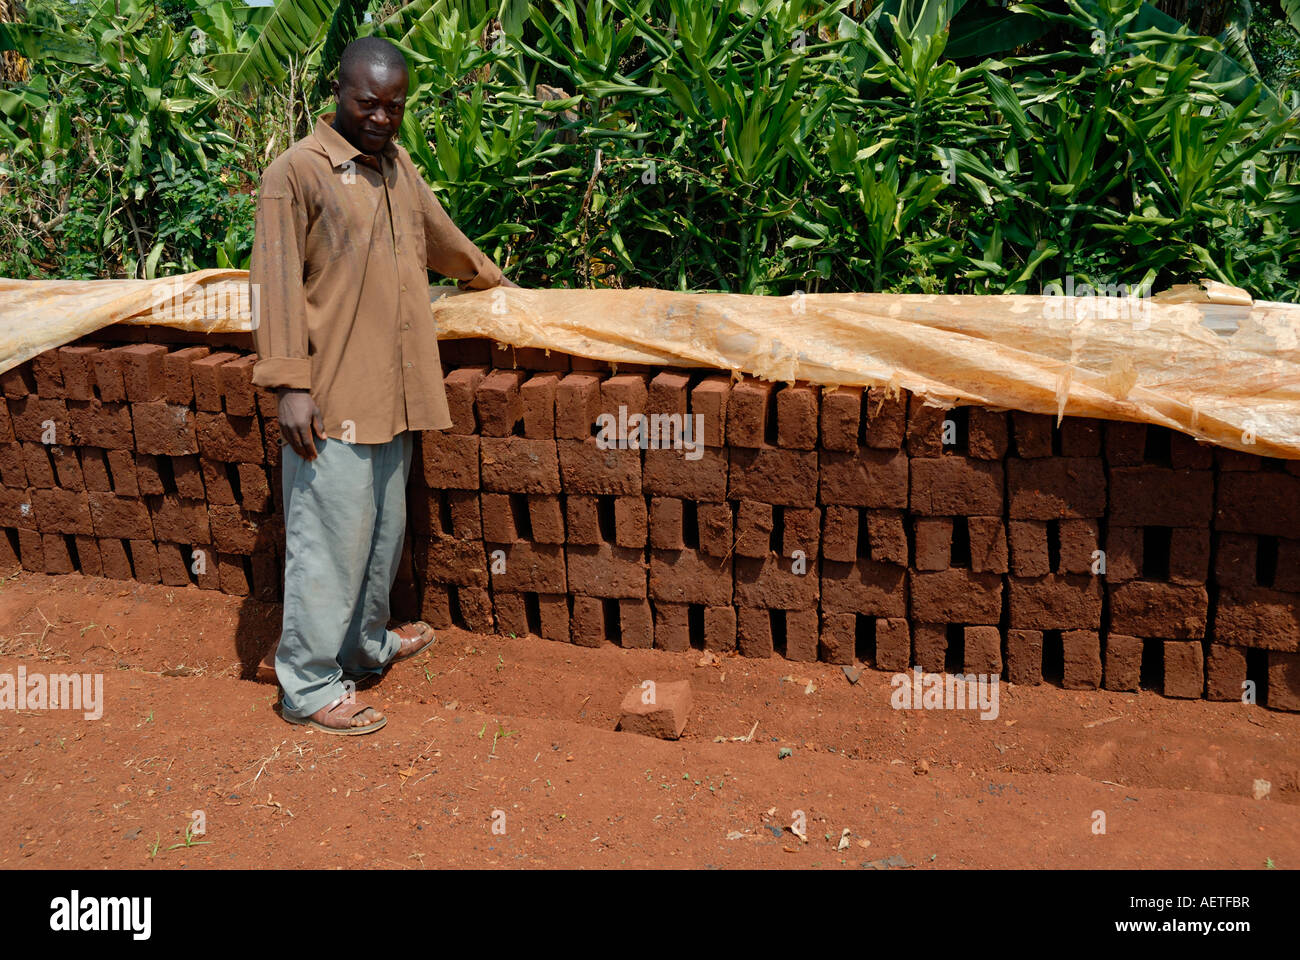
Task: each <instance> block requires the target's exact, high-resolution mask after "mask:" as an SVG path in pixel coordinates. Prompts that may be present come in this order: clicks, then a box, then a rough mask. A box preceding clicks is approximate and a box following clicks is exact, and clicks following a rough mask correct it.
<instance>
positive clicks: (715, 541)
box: [695, 503, 732, 557]
mask: <svg viewBox="0 0 1300 960" xmlns="http://www.w3.org/2000/svg"><path fill="white" fill-rule="evenodd" d="M695 513H696V521H697V530H698V534H699V544H700V551H701V552H702V553H705V554H708V555H709V556H711V557H725V556H727V555H728V554H729V553H731V550H732V520H731V504H729V503H700V504H696V508H695Z"/></svg>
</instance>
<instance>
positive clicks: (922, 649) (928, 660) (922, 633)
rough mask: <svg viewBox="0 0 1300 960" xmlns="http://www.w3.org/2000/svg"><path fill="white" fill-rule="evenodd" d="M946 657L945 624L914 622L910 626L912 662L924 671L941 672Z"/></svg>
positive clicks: (946, 634)
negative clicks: (911, 626)
mask: <svg viewBox="0 0 1300 960" xmlns="http://www.w3.org/2000/svg"><path fill="white" fill-rule="evenodd" d="M947 659H948V627H947V624H943V623H918V624H915V625H914V626H913V628H912V662H913V663H915V664H916V665H917V666H919V667H920V668H921V669H922V670H924V671H925V672H926V673H943V670H944V666H945V663H946V661H947Z"/></svg>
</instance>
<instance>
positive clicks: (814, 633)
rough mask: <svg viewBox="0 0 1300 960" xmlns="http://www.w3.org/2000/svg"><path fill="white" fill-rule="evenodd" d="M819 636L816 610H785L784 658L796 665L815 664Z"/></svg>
mask: <svg viewBox="0 0 1300 960" xmlns="http://www.w3.org/2000/svg"><path fill="white" fill-rule="evenodd" d="M818 642H819V634H818V630H817V610H816V609H815V608H813V609H808V610H787V611H786V612H785V658H786V659H787V660H793V661H796V662H798V663H815V662H816V661H817V649H818Z"/></svg>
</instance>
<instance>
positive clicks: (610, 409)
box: [600, 373, 649, 422]
mask: <svg viewBox="0 0 1300 960" xmlns="http://www.w3.org/2000/svg"><path fill="white" fill-rule="evenodd" d="M648 397H649V393H648V391H647V389H646V378H645V377H644V376H642V375H641V374H637V373H619V374H615V375H614V376H612V377H610V378H609V379H608V380H605V381H604V382H603V383H601V385H600V412H601V413H603V414H606V415H608V416H610V417H613V418H614V420H615V421H618V422H623V421H624V419H625V417H631V416H632V415H633V414H635V413H640V414H644V413H645V412H646V401H647V399H648Z"/></svg>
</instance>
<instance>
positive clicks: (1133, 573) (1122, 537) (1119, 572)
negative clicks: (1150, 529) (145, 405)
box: [1105, 523, 1144, 583]
mask: <svg viewBox="0 0 1300 960" xmlns="http://www.w3.org/2000/svg"><path fill="white" fill-rule="evenodd" d="M1143 553H1144V548H1143V542H1142V528H1141V527H1119V526H1115V525H1113V524H1109V523H1108V524H1107V526H1106V548H1105V554H1106V569H1105V576H1106V579H1107V580H1108V581H1110V582H1111V583H1122V582H1123V581H1125V580H1132V579H1134V578H1136V577H1140V576H1142V555H1143Z"/></svg>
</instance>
